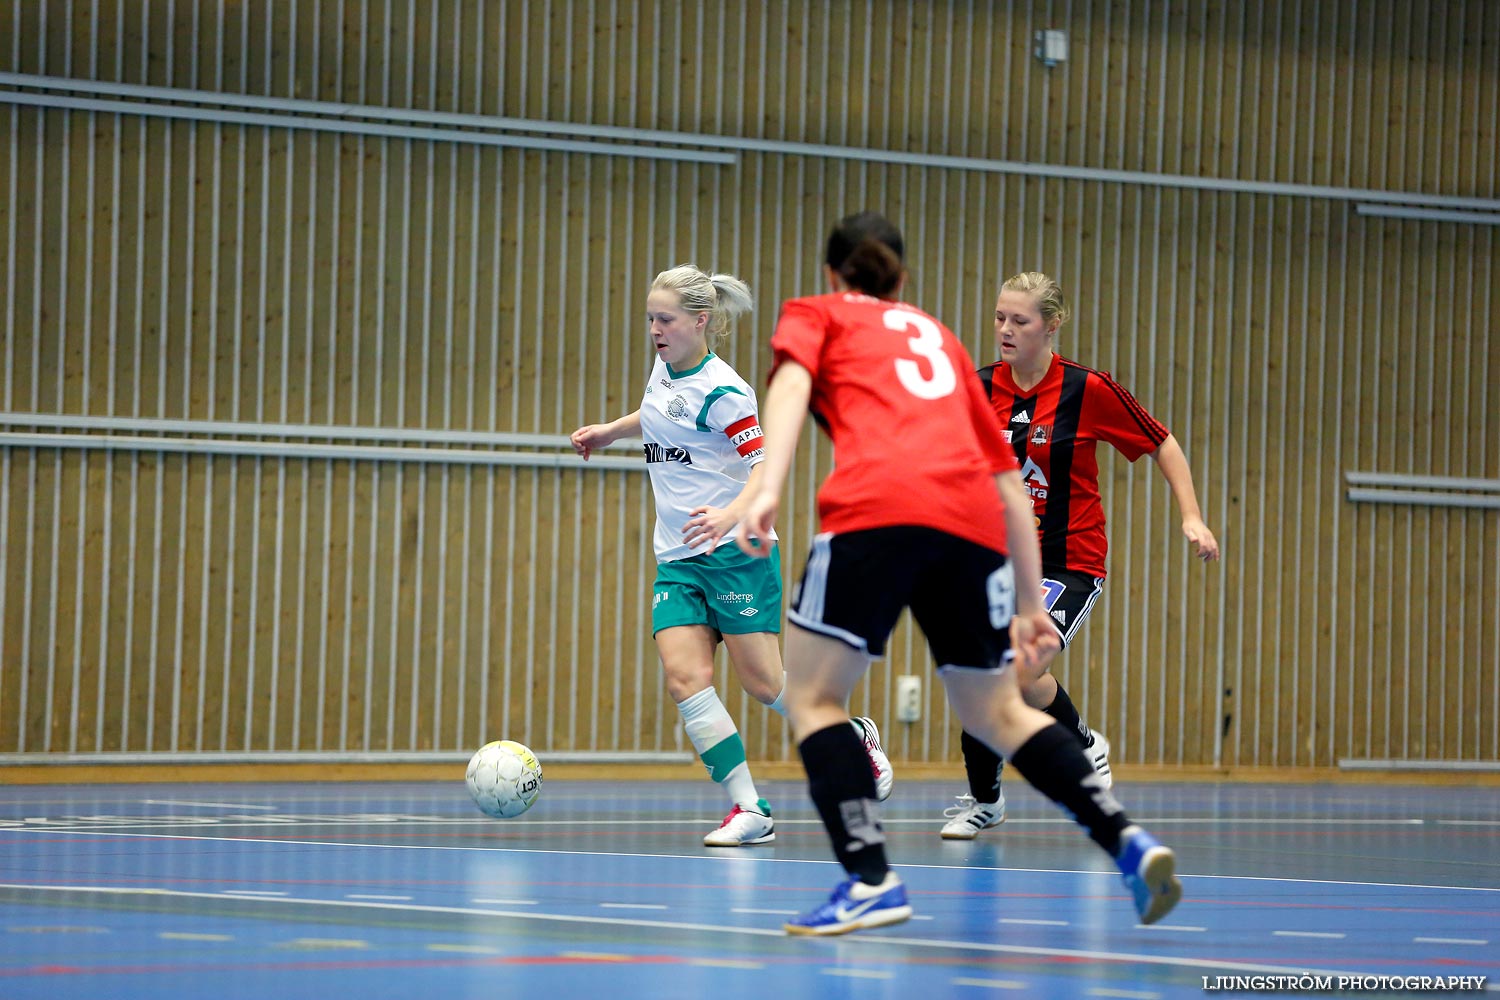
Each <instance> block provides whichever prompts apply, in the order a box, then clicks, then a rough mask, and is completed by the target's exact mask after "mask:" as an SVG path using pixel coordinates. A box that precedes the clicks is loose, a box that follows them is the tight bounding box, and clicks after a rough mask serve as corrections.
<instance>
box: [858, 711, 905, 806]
mask: <svg viewBox="0 0 1500 1000" xmlns="http://www.w3.org/2000/svg"><path fill="white" fill-rule="evenodd" d="M849 723H850V724H851V725H852V726H854V729H855V731H856V732H858V733H859V735H860V737H861V738H862V739H863V740H864V741H865V756H867V757H869V758H870V770H872V771H874V772H875V797H876V798H877V799H879V800H880V801H881V802H884V801H885V800H886V799H888V798H890V797H891V786H892V785H894V784H895V783H896V772H895V771H893V770H892V769H891V760H890V758H889V757H887V756H886V755H885V750H884V749H883V748H882V747H881V746H880V730H879V729H876V728H875V720H874V719H870V718H866V717H865V716H863V715H861V716H859V717H857V718H853V719H850V720H849Z"/></svg>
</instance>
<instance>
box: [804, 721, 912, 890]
mask: <svg viewBox="0 0 1500 1000" xmlns="http://www.w3.org/2000/svg"><path fill="white" fill-rule="evenodd" d="M797 749H798V751H799V752H800V753H801V754H802V765H803V767H805V768H806V769H807V793H808V795H809V796H811V797H812V800H813V805H815V806H817V807H818V815H819V816H822V817H823V826H824V827H826V828H827V830H828V836H829V839H831V840H832V841H833V853H834V855H835V856H836V857H837V858H838V859H839V864H841V865H843V866H844V870H845V871H847V872H848V873H849V874H850V875H857V876H859V880H860V881H861V882H864V883H865V884H867V885H879V884H880V883H881V882H883V881H884V880H885V875H886V872H888V871H890V870H891V866H890V865H889V864H887V863H886V860H885V831H884V830H883V829H882V828H881V826H880V817H879V815H877V811H876V808H875V775H874V773H873V772H872V771H871V770H870V758H869V757H867V756H865V745H864V742H863V741H861V740H860V738H859V734H858V733H856V732H855V731H854V727H852V726H849V725H847V724H843V723H840V724H839V725H836V726H829V727H828V728H827V729H820V730H818V731H817V732H815V733H813V734H812V735H811V736H809V737H808V738H807V739H805V740H803V741H802V743H801V745H800V746H798V748H797Z"/></svg>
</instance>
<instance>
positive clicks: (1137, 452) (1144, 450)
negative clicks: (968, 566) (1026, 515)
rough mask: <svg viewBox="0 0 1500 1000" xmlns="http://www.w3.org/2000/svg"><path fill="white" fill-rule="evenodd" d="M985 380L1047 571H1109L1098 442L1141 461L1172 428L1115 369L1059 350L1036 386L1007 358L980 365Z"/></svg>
mask: <svg viewBox="0 0 1500 1000" xmlns="http://www.w3.org/2000/svg"><path fill="white" fill-rule="evenodd" d="M979 381H980V382H982V383H983V384H984V388H985V391H986V392H987V393H988V394H989V398H990V405H991V406H993V407H994V408H995V414H996V415H997V416H998V417H999V418H1000V423H1001V425H1002V427H1003V428H1004V430H1005V436H1006V437H1007V438H1008V440H1009V441H1010V445H1011V447H1012V448H1013V449H1015V453H1016V462H1017V463H1018V464H1019V465H1020V466H1021V478H1022V479H1023V480H1025V482H1026V492H1027V493H1029V494H1031V505H1032V513H1033V514H1034V515H1035V517H1036V526H1037V535H1038V540H1039V541H1040V542H1041V549H1042V568H1043V570H1044V571H1045V570H1047V569H1070V570H1075V571H1077V572H1080V573H1091V574H1093V575H1094V576H1101V577H1102V576H1104V557H1105V555H1106V553H1107V552H1108V551H1109V540H1108V538H1107V537H1106V535H1105V533H1104V507H1103V506H1102V505H1101V504H1100V503H1099V462H1098V456H1097V455H1096V454H1095V445H1096V444H1097V443H1098V442H1100V441H1106V442H1108V443H1109V444H1112V445H1114V446H1115V448H1116V449H1118V450H1119V452H1120V454H1122V455H1124V456H1125V457H1126V458H1128V459H1129V460H1130V461H1132V462H1134V461H1135V460H1136V459H1138V458H1140V457H1141V456H1142V455H1147V454H1150V453H1152V452H1154V451H1156V449H1157V448H1159V447H1161V444H1162V442H1163V441H1165V440H1166V439H1167V435H1168V433H1169V432H1168V431H1167V428H1166V427H1164V426H1163V425H1162V424H1161V422H1160V421H1158V420H1157V419H1156V418H1155V417H1153V416H1152V415H1151V414H1149V413H1147V412H1146V408H1145V407H1143V406H1142V405H1141V404H1140V403H1138V402H1136V399H1135V397H1134V396H1132V395H1131V394H1130V393H1129V392H1127V391H1126V390H1125V387H1124V386H1122V385H1120V384H1119V383H1118V382H1116V381H1115V380H1114V379H1112V378H1110V376H1109V373H1108V372H1100V371H1095V370H1094V369H1092V368H1085V367H1084V366H1083V365H1080V364H1078V363H1077V362H1074V361H1069V360H1068V359H1067V358H1063V357H1059V356H1058V355H1056V354H1054V355H1053V356H1052V364H1051V366H1050V367H1049V368H1048V369H1047V374H1046V375H1045V376H1043V378H1042V380H1041V381H1040V382H1038V383H1037V384H1036V386H1035V387H1034V388H1031V389H1027V390H1022V389H1021V388H1020V387H1019V386H1017V385H1016V383H1015V380H1014V379H1013V378H1012V376H1011V370H1010V365H1008V364H1006V363H1005V362H1003V361H1000V362H996V363H995V364H992V365H986V366H985V367H983V368H981V369H979Z"/></svg>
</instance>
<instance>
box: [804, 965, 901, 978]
mask: <svg viewBox="0 0 1500 1000" xmlns="http://www.w3.org/2000/svg"><path fill="white" fill-rule="evenodd" d="M818 971H819V972H821V973H822V974H823V975H825V976H846V977H848V978H849V979H895V978H896V974H895V973H894V972H887V971H885V970H883V969H840V968H837V967H835V968H832V969H819V970H818Z"/></svg>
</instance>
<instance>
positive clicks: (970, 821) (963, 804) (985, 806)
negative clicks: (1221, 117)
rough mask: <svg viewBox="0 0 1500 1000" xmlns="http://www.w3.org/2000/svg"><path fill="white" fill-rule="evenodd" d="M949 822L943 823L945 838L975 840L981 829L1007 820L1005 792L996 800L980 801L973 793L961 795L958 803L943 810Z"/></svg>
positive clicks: (986, 828)
mask: <svg viewBox="0 0 1500 1000" xmlns="http://www.w3.org/2000/svg"><path fill="white" fill-rule="evenodd" d="M943 815H944V816H945V817H947V819H948V822H947V823H945V824H943V839H944V840H973V839H974V838H975V837H977V836H979V831H980V830H988V829H989V828H990V827H992V826H999V825H1000V824H1001V823H1004V822H1005V793H1004V792H1001V793H1000V799H999V800H998V801H996V802H980V801H978V800H977V799H975V798H974V796H972V795H960V796H959V797H958V804H957V805H952V806H949V807H948V808H947V809H944V810H943Z"/></svg>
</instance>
